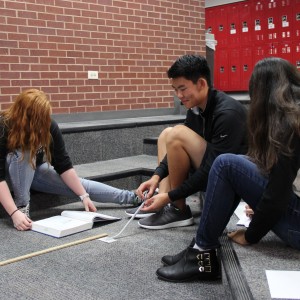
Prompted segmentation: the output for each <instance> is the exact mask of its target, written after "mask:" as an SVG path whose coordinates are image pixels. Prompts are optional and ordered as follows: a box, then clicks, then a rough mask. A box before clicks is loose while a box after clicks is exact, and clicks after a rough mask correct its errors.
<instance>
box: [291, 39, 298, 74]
mask: <svg viewBox="0 0 300 300" xmlns="http://www.w3.org/2000/svg"><path fill="white" fill-rule="evenodd" d="M292 59H293V63H294V64H295V65H296V66H297V68H298V69H299V71H300V41H297V42H293V50H292Z"/></svg>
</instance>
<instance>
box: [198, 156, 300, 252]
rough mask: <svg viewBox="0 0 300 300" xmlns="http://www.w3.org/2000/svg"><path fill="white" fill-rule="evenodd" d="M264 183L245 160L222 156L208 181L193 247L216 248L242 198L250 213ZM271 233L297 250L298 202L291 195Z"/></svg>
mask: <svg viewBox="0 0 300 300" xmlns="http://www.w3.org/2000/svg"><path fill="white" fill-rule="evenodd" d="M267 183H268V177H266V176H263V175H262V174H261V172H260V171H259V170H258V168H257V166H256V165H255V164H254V163H252V162H251V161H249V159H248V158H247V157H246V156H243V155H235V154H222V155H220V156H218V157H217V158H216V160H215V161H214V163H213V165H212V167H211V170H210V173H209V178H208V185H207V189H206V195H205V201H204V207H203V212H202V215H201V219H200V224H199V227H198V230H197V235H196V243H197V245H198V246H200V247H201V248H203V249H210V248H217V247H219V246H220V243H219V237H220V236H221V235H222V233H223V231H224V229H225V227H226V225H227V223H228V222H229V220H230V218H231V216H232V214H233V213H234V211H235V209H236V207H237V205H238V204H239V201H240V199H241V198H242V199H243V200H244V201H245V202H246V203H247V204H248V205H249V206H250V207H251V208H252V209H253V210H254V211H255V208H256V206H257V204H258V203H259V201H260V199H261V197H262V194H263V192H264V190H265V188H266V185H267ZM272 231H273V232H274V233H275V234H276V235H277V236H278V237H279V238H280V239H282V240H283V241H284V242H285V243H286V244H288V245H289V246H291V247H293V248H296V249H300V199H299V198H298V197H297V196H296V195H295V194H293V196H292V198H291V199H290V202H289V206H288V209H287V212H286V213H285V214H284V215H283V216H282V218H281V219H280V220H279V221H278V223H277V224H276V225H275V226H274V228H272Z"/></svg>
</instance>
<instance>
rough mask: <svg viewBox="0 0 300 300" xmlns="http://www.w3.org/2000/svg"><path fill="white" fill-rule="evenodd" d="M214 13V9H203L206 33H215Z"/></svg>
mask: <svg viewBox="0 0 300 300" xmlns="http://www.w3.org/2000/svg"><path fill="white" fill-rule="evenodd" d="M215 11H216V9H215V8H214V7H210V8H206V9H205V29H206V32H208V33H213V34H214V33H215V31H216V26H217V25H216V18H215Z"/></svg>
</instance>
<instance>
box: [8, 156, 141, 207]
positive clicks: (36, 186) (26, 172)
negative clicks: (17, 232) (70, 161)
mask: <svg viewBox="0 0 300 300" xmlns="http://www.w3.org/2000/svg"><path fill="white" fill-rule="evenodd" d="M6 174H7V175H6V181H7V183H8V185H9V187H10V189H11V190H12V191H13V193H14V201H15V203H16V206H24V205H27V204H28V203H29V201H30V189H32V190H35V191H38V192H43V193H49V194H56V195H62V196H69V197H75V198H78V199H79V197H78V196H77V195H76V194H75V193H74V192H73V191H72V190H71V189H70V188H69V187H68V186H67V185H66V184H65V183H64V182H63V180H62V179H61V177H60V176H59V174H58V173H57V172H56V171H55V170H54V168H53V166H51V165H49V164H47V163H43V164H42V165H39V166H37V167H36V169H33V168H32V166H31V164H30V163H29V152H25V154H24V159H22V152H21V151H19V150H16V151H14V152H11V153H8V154H7V157H6ZM80 181H81V183H82V185H83V187H84V188H85V190H86V191H87V193H89V194H90V198H91V200H92V201H95V202H102V203H116V204H132V203H134V201H135V194H134V192H132V191H128V190H121V189H117V188H114V187H112V186H109V185H106V184H103V183H100V182H97V181H93V180H88V179H83V178H80Z"/></svg>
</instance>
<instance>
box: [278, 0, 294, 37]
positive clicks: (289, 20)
mask: <svg viewBox="0 0 300 300" xmlns="http://www.w3.org/2000/svg"><path fill="white" fill-rule="evenodd" d="M292 3H293V0H280V2H279V4H280V6H279V7H278V16H279V20H278V21H279V39H282V40H285V41H289V40H292V36H293V34H292V30H293V28H294V17H293V5H292Z"/></svg>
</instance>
